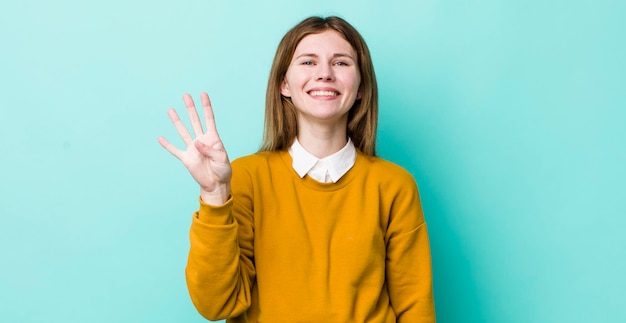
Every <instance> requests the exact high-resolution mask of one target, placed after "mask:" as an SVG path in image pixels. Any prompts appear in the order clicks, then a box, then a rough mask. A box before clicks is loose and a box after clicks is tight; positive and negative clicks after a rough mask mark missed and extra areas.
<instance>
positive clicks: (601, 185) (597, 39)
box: [0, 0, 626, 323]
mask: <svg viewBox="0 0 626 323" xmlns="http://www.w3.org/2000/svg"><path fill="white" fill-rule="evenodd" d="M625 3H626V2H624V1H556V0H548V1H535V0H530V1H476V0H474V1H422V0H404V1H388V2H383V1H379V2H367V1H363V0H355V1H341V2H336V3H335V1H316V2H308V3H306V4H305V3H302V4H301V3H296V2H294V1H256V2H252V1H250V2H243V1H229V2H226V1H171V2H169V3H167V2H159V1H118V0H116V1H89V2H86V1H69V0H58V1H44V0H37V1H19V2H18V1H2V3H1V4H0V41H1V42H0V44H1V46H2V47H1V51H0V55H1V56H0V108H1V111H0V154H1V155H0V156H1V157H0V158H1V159H0V160H1V165H0V257H1V259H2V265H1V266H0V321H2V322H203V321H204V320H203V319H202V318H201V317H200V316H199V315H198V314H197V313H196V311H195V309H194V308H193V306H192V304H191V302H190V300H189V297H188V295H187V290H186V286H185V281H184V267H185V261H186V253H187V249H188V228H189V224H190V219H191V213H192V212H193V211H194V210H195V209H196V208H197V195H198V190H197V187H196V186H195V184H194V182H193V180H192V179H191V177H190V176H189V175H188V174H187V172H186V170H185V169H184V168H183V166H182V165H181V164H180V163H179V162H178V161H177V160H176V159H175V158H173V157H172V156H170V155H169V154H168V153H167V152H166V151H165V150H163V149H162V148H161V147H160V146H159V145H158V143H157V141H156V138H157V136H159V135H164V136H166V137H168V138H169V139H171V140H172V141H174V142H176V143H177V144H178V145H180V144H181V142H180V139H178V138H177V135H176V133H175V131H174V128H173V127H172V126H171V124H170V123H169V120H168V118H167V114H166V110H167V109H168V108H169V107H176V108H178V109H179V110H180V109H182V108H183V104H182V100H181V95H182V94H183V93H185V92H189V93H192V94H193V95H194V97H195V98H196V99H197V98H198V94H199V92H200V91H208V92H209V94H210V95H211V97H212V101H213V104H214V107H215V110H216V111H215V113H216V118H217V122H218V128H219V131H220V134H221V136H222V138H223V140H224V142H225V144H226V147H227V148H228V151H229V154H230V156H231V158H235V157H239V156H242V155H245V154H250V153H252V152H254V151H255V150H256V149H257V147H258V144H259V142H260V138H261V131H262V123H263V122H262V118H263V104H264V91H265V85H266V79H267V76H268V73H269V68H270V64H271V60H272V57H273V54H274V51H275V48H276V46H277V44H278V41H279V40H280V38H281V37H282V35H283V34H284V33H285V32H286V31H287V30H288V29H289V28H290V27H291V26H293V25H294V24H295V23H297V22H298V21H300V20H301V19H303V18H305V17H306V16H309V15H312V14H322V15H329V14H337V15H341V16H343V17H345V18H346V19H347V20H348V21H350V22H351V23H352V24H354V25H355V26H356V27H357V28H358V29H359V30H360V31H361V33H362V34H363V36H364V37H365V39H366V40H367V42H368V44H369V46H370V49H371V51H372V55H373V59H374V63H375V66H376V72H377V75H378V80H379V86H380V106H381V115H380V127H379V134H380V136H379V153H380V155H381V156H382V157H385V158H387V159H390V160H392V161H395V162H397V163H399V164H401V165H403V166H404V167H406V168H407V169H408V170H409V171H410V172H411V173H412V174H413V175H414V176H415V178H416V180H417V181H418V183H419V186H420V191H421V196H422V201H423V206H424V210H425V212H426V216H427V221H428V223H429V230H430V235H431V244H432V258H433V268H434V286H435V296H436V307H437V312H438V319H439V322H443V323H447V322H520V323H527V322H620V321H621V322H623V321H626V308H625V307H624V302H625V301H626V296H625V294H624V291H625V290H626V280H625V279H624V273H625V272H626V257H625V255H624V251H625V250H626V237H625V236H626V235H625V234H624V228H625V225H626V220H625V218H626V206H625V200H626V199H625V195H626V194H625V193H626V192H625V189H624V183H625V182H626V171H625V169H624V165H625V164H626V149H625V142H626V130H625V126H624V124H626V94H625V92H626V91H625V85H626V80H625V76H624V73H626V63H625V62H626V59H625V57H626V45H625V42H624V31H625V30H626V23H625V22H624V21H625V20H624V18H625V16H626V15H625V13H626V5H625ZM180 111H181V112H182V110H180Z"/></svg>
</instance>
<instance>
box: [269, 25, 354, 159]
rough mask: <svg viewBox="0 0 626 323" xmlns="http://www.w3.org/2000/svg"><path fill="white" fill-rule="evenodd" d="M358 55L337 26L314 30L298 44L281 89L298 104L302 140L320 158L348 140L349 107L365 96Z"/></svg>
mask: <svg viewBox="0 0 626 323" xmlns="http://www.w3.org/2000/svg"><path fill="white" fill-rule="evenodd" d="M356 60H357V54H356V52H355V50H354V49H353V48H352V46H351V45H350V44H349V43H348V42H347V41H346V40H345V39H344V38H343V37H342V36H341V35H340V34H339V33H337V32H336V31H334V30H328V31H325V32H322V33H319V34H312V35H308V36H306V37H304V38H303V39H302V40H301V41H300V43H299V44H298V46H297V47H296V50H295V52H294V55H293V58H292V60H291V63H290V65H289V69H288V70H287V74H286V75H285V79H284V81H283V83H282V85H281V94H282V95H283V96H285V97H290V98H291V100H292V102H293V104H294V106H295V108H296V115H297V120H298V140H299V141H300V143H301V144H302V146H303V147H304V148H305V149H306V150H308V151H309V152H310V153H312V154H313V155H315V156H317V157H318V158H324V157H326V156H328V155H331V154H333V153H335V152H337V151H339V150H340V149H341V148H342V147H343V146H344V145H345V144H346V142H347V137H346V128H347V123H348V111H349V110H350V108H351V107H352V105H353V104H354V101H355V100H356V99H359V98H360V97H361V93H360V91H359V86H360V84H361V76H360V74H359V69H358V65H357V61H356ZM330 93H334V94H333V95H330V96H329V95H328V94H330Z"/></svg>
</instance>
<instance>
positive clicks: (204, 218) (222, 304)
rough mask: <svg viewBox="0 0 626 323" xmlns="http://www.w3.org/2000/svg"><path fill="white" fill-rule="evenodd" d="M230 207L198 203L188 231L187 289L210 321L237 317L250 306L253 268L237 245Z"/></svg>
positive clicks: (227, 204) (199, 310)
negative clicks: (197, 209)
mask: <svg viewBox="0 0 626 323" xmlns="http://www.w3.org/2000/svg"><path fill="white" fill-rule="evenodd" d="M232 204H233V203H232V199H230V200H228V201H227V202H226V203H225V204H224V205H222V206H219V207H214V206H210V205H206V204H203V203H201V206H200V210H199V211H198V212H196V213H195V214H194V218H193V223H192V225H191V230H190V243H191V246H190V251H189V258H188V262H187V268H186V279H187V287H188V289H189V294H190V296H191V299H192V301H193V303H194V305H195V306H196V308H197V310H198V312H200V314H202V315H203V316H204V317H206V318H207V319H210V320H219V319H224V318H229V317H233V316H237V315H239V314H241V313H242V312H244V311H245V310H246V309H247V308H248V307H249V305H250V299H251V297H250V289H251V281H252V277H253V276H254V267H253V265H252V262H251V260H250V259H248V258H247V257H245V256H243V255H244V254H245V253H242V251H241V248H240V246H239V243H238V231H239V230H238V227H239V224H238V223H237V221H235V220H234V219H233V216H232V214H231V213H232Z"/></svg>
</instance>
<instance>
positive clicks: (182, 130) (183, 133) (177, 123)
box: [167, 109, 193, 146]
mask: <svg viewBox="0 0 626 323" xmlns="http://www.w3.org/2000/svg"><path fill="white" fill-rule="evenodd" d="M167 115H168V116H169V117H170V120H172V123H173V124H174V127H176V131H177V132H178V134H179V135H180V138H182V139H183V142H184V143H185V145H186V146H189V145H191V143H192V142H193V138H191V134H189V131H188V130H187V127H185V125H184V124H183V122H182V121H181V120H180V118H179V117H178V114H177V113H176V110H174V109H169V110H167Z"/></svg>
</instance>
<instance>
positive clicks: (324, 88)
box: [306, 87, 341, 100]
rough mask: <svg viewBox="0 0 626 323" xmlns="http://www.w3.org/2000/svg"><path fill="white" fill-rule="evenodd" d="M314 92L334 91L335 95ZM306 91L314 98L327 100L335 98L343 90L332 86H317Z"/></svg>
mask: <svg viewBox="0 0 626 323" xmlns="http://www.w3.org/2000/svg"><path fill="white" fill-rule="evenodd" d="M313 92H334V93H335V95H312V93H313ZM306 93H307V94H308V95H309V96H311V97H312V98H315V99H325V100H330V99H334V98H337V97H338V96H340V95H341V92H339V91H337V89H334V88H331V87H316V88H312V89H309V90H308V91H306Z"/></svg>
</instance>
